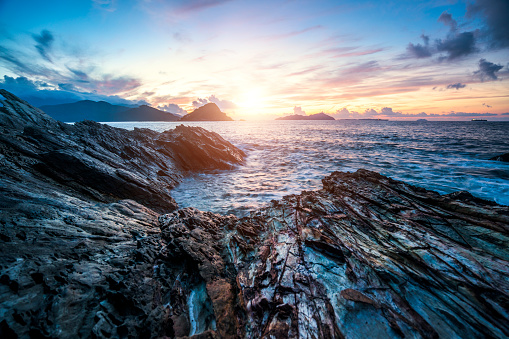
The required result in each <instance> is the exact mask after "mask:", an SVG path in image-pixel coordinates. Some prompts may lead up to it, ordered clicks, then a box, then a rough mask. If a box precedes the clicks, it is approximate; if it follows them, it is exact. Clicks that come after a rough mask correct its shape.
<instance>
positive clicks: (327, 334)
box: [160, 170, 509, 338]
mask: <svg viewBox="0 0 509 339" xmlns="http://www.w3.org/2000/svg"><path fill="white" fill-rule="evenodd" d="M323 185H324V189H323V190H321V191H318V192H303V193H302V194H301V195H294V196H288V197H285V199H283V201H278V202H276V201H274V202H273V203H272V206H270V207H268V208H265V209H261V210H259V211H257V212H255V213H253V214H252V215H251V216H250V217H248V218H243V219H237V218H235V217H232V216H230V217H224V216H220V215H215V214H211V213H204V212H200V211H198V210H195V209H183V210H179V211H176V212H174V213H172V214H168V215H165V216H162V217H161V218H160V222H161V229H162V232H163V233H162V235H163V239H164V240H165V241H166V242H168V247H167V248H166V251H167V252H166V253H167V254H165V255H164V256H162V257H161V260H162V262H168V263H170V262H175V261H178V262H180V263H182V264H181V266H180V267H175V265H173V266H172V267H173V269H172V271H173V272H175V270H176V271H177V272H180V273H179V274H178V277H179V278H176V280H171V278H170V281H175V282H176V281H177V280H178V283H179V286H187V288H184V290H187V292H180V293H183V294H185V295H187V298H184V300H189V298H191V299H192V298H193V296H195V295H196V294H197V293H199V292H198V291H202V292H201V293H202V294H204V291H203V287H200V286H203V285H205V289H206V292H207V295H206V296H208V298H207V299H206V301H207V302H203V303H202V304H201V305H202V306H200V305H196V304H195V305H194V307H195V308H196V307H198V306H200V307H201V313H200V312H197V311H196V309H193V311H192V312H191V311H189V310H188V309H186V307H185V304H183V303H181V305H182V306H181V309H183V311H182V313H179V311H173V319H175V320H176V321H175V322H174V324H178V326H179V327H185V326H186V325H187V324H188V323H189V321H191V323H193V322H197V323H200V324H201V325H200V326H201V327H199V328H200V330H203V331H206V330H208V331H210V333H216V334H218V335H219V336H220V337H235V336H240V337H246V338H258V337H276V338H286V337H290V338H363V337H365V338H394V337H416V338H438V337H441V338H451V337H460V338H487V337H494V338H504V337H507V336H508V335H509V321H508V320H509V319H508V314H507V310H508V305H509V295H508V291H509V262H508V260H509V247H508V245H509V208H508V207H503V206H498V205H496V204H494V203H491V202H488V201H484V200H480V199H476V198H474V197H472V196H471V195H470V194H468V193H467V192H458V193H456V194H450V195H445V196H441V195H439V194H438V193H435V192H431V191H426V190H424V189H420V188H417V187H412V186H410V185H406V184H404V183H402V182H398V181H394V180H391V179H389V178H387V177H384V176H381V175H379V174H377V173H374V172H369V171H365V170H359V171H357V172H356V173H337V172H336V173H333V174H332V175H331V176H329V177H327V178H325V179H324V180H323ZM195 271H198V272H199V276H198V277H197V276H196V275H195V274H194V275H193V274H192V272H195ZM173 274H176V273H173ZM182 277H189V278H188V279H187V280H186V279H182ZM180 291H182V290H180ZM206 296H205V297H203V299H205V298H206ZM194 298H195V297H194ZM193 300H194V299H193ZM173 305H175V304H173ZM209 305H211V306H209ZM173 307H175V306H173ZM211 310H213V312H212V311H211ZM195 314H202V316H201V317H197V318H198V320H196V318H195V319H194V320H193V317H196V316H195ZM209 318H210V319H214V320H215V322H212V321H207V319H209ZM182 324H184V325H182Z"/></svg>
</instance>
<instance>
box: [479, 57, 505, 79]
mask: <svg viewBox="0 0 509 339" xmlns="http://www.w3.org/2000/svg"><path fill="white" fill-rule="evenodd" d="M502 68H504V66H502V65H497V64H494V63H492V62H489V61H487V60H486V59H481V60H479V70H477V71H475V72H474V74H475V75H477V76H478V77H479V78H480V79H481V81H490V80H497V79H498V76H497V74H496V73H497V72H498V71H500V70H501V69H502Z"/></svg>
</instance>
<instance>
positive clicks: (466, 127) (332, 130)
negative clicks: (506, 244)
mask: <svg viewBox="0 0 509 339" xmlns="http://www.w3.org/2000/svg"><path fill="white" fill-rule="evenodd" d="M108 124H110V125H112V126H115V127H121V128H126V129H133V128H134V127H143V128H150V129H153V130H156V131H164V130H167V129H172V128H174V127H175V126H176V125H179V124H181V123H171V122H170V123H168V122H121V123H108ZM185 125H189V126H200V127H204V128H206V129H208V130H210V131H214V132H217V133H219V134H220V135H221V136H223V138H225V139H226V140H228V141H230V142H231V143H232V144H234V145H235V146H237V147H239V148H241V149H243V150H244V151H245V152H246V153H247V155H248V156H247V159H246V161H245V163H244V164H243V165H241V166H236V167H235V168H233V169H232V170H227V171H211V172H207V173H196V174H193V175H191V176H190V177H188V178H186V179H185V180H184V181H183V182H182V184H180V185H179V186H178V187H176V188H175V189H174V190H173V193H172V195H173V197H174V198H175V200H176V201H177V203H178V204H179V206H180V207H189V206H193V207H197V208H199V209H201V210H205V211H212V212H217V213H223V214H230V213H232V214H235V215H238V216H243V215H245V214H247V213H248V212H249V211H250V210H253V209H255V208H258V207H260V206H263V205H264V204H267V203H268V202H270V201H271V200H272V199H280V198H282V197H283V196H285V195H288V194H294V193H300V192H301V191H302V190H315V189H320V188H321V187H322V185H321V179H322V178H323V177H324V176H326V175H328V174H330V173H331V172H333V171H350V172H352V171H356V170H357V169H359V168H365V169H368V170H372V171H376V172H379V173H381V174H384V175H387V176H389V177H391V178H393V179H397V180H403V181H405V182H407V183H409V184H412V185H416V186H421V187H424V188H427V189H431V190H435V191H438V192H440V193H451V192H454V191H458V190H467V191H469V192H470V193H472V194H473V195H475V196H477V197H481V198H484V199H488V200H492V201H496V202H498V203H499V204H503V205H509V163H503V162H499V161H490V160H488V159H489V158H491V157H493V156H496V155H499V154H503V153H508V152H509V137H508V134H509V122H471V121H466V122H438V121H427V122H417V121H366V120H337V121H264V122H247V121H246V122H241V121H234V122H188V123H185Z"/></svg>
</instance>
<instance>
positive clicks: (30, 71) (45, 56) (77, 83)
mask: <svg viewBox="0 0 509 339" xmlns="http://www.w3.org/2000/svg"><path fill="white" fill-rule="evenodd" d="M32 38H33V39H34V40H35V41H36V42H37V44H36V45H35V46H34V47H35V50H32V54H30V52H27V53H28V54H25V53H23V52H21V51H19V50H17V49H16V48H9V49H7V48H5V47H3V46H0V60H1V61H2V66H3V67H4V68H5V69H7V70H10V71H11V72H12V73H14V74H16V76H17V77H15V78H11V77H7V78H5V77H4V80H3V82H2V83H3V85H4V86H15V88H16V90H18V91H19V90H21V92H22V93H25V92H26V90H27V89H28V88H30V86H29V85H28V82H32V83H33V84H36V89H37V90H42V89H44V90H50V92H49V93H47V94H48V95H49V97H50V98H53V99H55V100H57V101H67V102H72V101H76V100H82V98H83V97H91V98H94V97H98V98H110V97H112V98H113V100H115V101H117V102H118V101H119V100H118V99H116V95H118V94H120V93H126V92H131V91H133V90H136V89H137V88H139V87H140V86H141V81H140V80H139V79H138V78H134V77H130V76H126V75H120V76H113V75H111V74H101V72H100V71H99V70H96V69H95V67H93V66H91V65H87V63H86V62H84V61H83V60H82V58H81V57H80V56H77V55H75V54H73V53H70V54H69V53H55V55H57V56H59V57H56V56H54V57H52V58H51V57H50V51H52V46H53V44H54V42H55V37H54V36H53V34H52V33H51V32H50V31H48V30H42V31H41V33H40V34H33V35H32ZM42 60H46V61H52V62H51V64H48V63H44V62H41V61H42ZM73 64H74V65H76V64H77V65H79V67H76V66H71V65H73ZM64 65H65V66H64ZM34 78H36V79H37V81H34V80H33V79H34ZM10 79H17V80H16V81H17V83H16V84H15V83H14V81H10ZM23 82H24V83H23ZM42 82H44V83H46V85H47V86H46V87H45V88H42V87H41V85H40V84H41V83H42ZM32 90H34V88H32ZM57 91H62V92H63V93H60V94H58V95H57V94H56V92H57ZM86 93H88V94H86ZM32 94H34V93H32ZM34 95H35V94H34ZM30 98H32V99H33V100H36V101H37V102H42V101H44V100H43V99H42V98H41V97H40V93H39V94H37V95H35V96H30ZM91 100H93V99H91ZM125 102H126V103H129V102H131V101H130V100H126V101H125Z"/></svg>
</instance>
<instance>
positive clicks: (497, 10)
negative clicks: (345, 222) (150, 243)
mask: <svg viewBox="0 0 509 339" xmlns="http://www.w3.org/2000/svg"><path fill="white" fill-rule="evenodd" d="M508 18H509V1H508V0H472V1H453V0H426V1H418V0H417V1H396V0H393V1H370V0H369V1H368V0H356V1H320V0H315V1H290V0H287V1H278V0H272V1H264V0H259V1H243V0H188V1H181V0H176V1H163V0H125V1H121V0H73V1H68V0H67V1H53V0H46V1H40V0H37V1H32V0H24V1H19V0H0V88H4V89H7V90H8V91H11V92H12V93H14V94H16V95H18V96H20V97H21V98H23V99H25V100H27V101H29V102H30V103H32V104H33V105H36V106H41V105H46V104H61V103H69V102H75V101H78V100H85V99H87V100H95V101H99V100H104V101H108V102H110V103H112V104H122V105H133V106H135V105H140V104H149V105H151V106H153V107H158V108H159V109H162V110H165V111H168V112H172V113H179V114H185V113H186V112H191V111H192V110H193V109H195V108H197V107H200V106H202V105H204V104H206V103H208V102H214V103H216V104H217V105H218V106H219V107H220V108H221V109H222V110H223V111H224V112H226V113H227V114H229V115H230V116H232V117H233V118H234V119H236V120H237V119H246V120H256V119H274V118H275V117H278V116H283V115H288V114H307V115H309V114H315V113H319V112H324V113H326V114H329V115H331V116H333V117H335V118H337V119H338V118H339V119H341V118H389V119H394V120H396V119H402V120H415V119H422V118H425V119H428V120H470V119H472V118H486V119H488V120H509V20H508Z"/></svg>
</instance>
